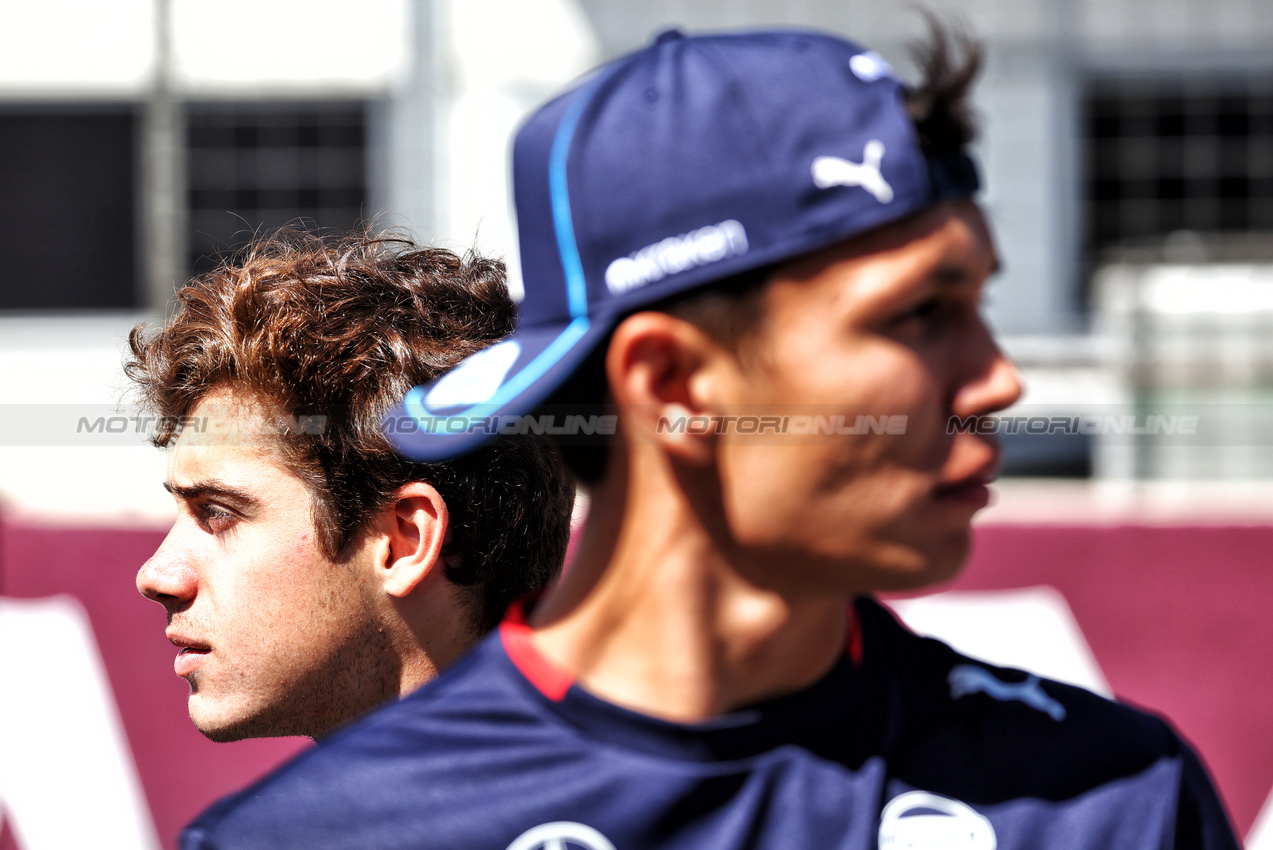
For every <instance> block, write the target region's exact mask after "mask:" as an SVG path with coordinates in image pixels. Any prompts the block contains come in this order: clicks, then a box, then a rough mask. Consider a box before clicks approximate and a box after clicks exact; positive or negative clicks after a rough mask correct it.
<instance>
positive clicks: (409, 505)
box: [378, 481, 450, 597]
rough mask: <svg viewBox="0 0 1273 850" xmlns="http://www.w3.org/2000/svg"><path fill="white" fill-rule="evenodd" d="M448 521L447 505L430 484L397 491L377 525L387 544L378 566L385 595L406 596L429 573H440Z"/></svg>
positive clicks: (409, 485)
mask: <svg viewBox="0 0 1273 850" xmlns="http://www.w3.org/2000/svg"><path fill="white" fill-rule="evenodd" d="M449 519H450V518H449V516H448V515H447V511H446V502H444V501H443V500H442V495H441V494H440V493H438V491H437V490H435V489H433V487H431V486H430V485H428V484H426V483H424V482H423V481H411V482H409V483H407V484H404V485H402V486H401V487H399V488H398V492H397V494H396V495H395V498H394V501H393V502H392V503H390V504H389V506H388V507H386V508H385V509H384V510H383V511H382V512H381V515H380V518H379V522H378V525H379V528H380V532H381V534H383V535H384V537H385V540H386V542H387V543H388V552H387V553H386V556H385V559H384V561H383V562H382V563H381V564H380V565H379V566H378V570H379V573H380V576H379V578H380V580H381V581H382V582H383V586H384V589H385V592H386V593H388V594H389V595H390V596H397V597H404V596H407V595H408V594H410V593H411V592H412V591H413V590H415V589H416V587H418V586H419V584H420V582H422V581H424V579H425V578H426V577H428V576H429V575H430V574H440V573H439V571H440V570H442V569H443V567H444V564H443V560H442V544H443V543H444V542H445V540H446V536H447V528H448V525H449Z"/></svg>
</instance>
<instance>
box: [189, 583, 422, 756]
mask: <svg viewBox="0 0 1273 850" xmlns="http://www.w3.org/2000/svg"><path fill="white" fill-rule="evenodd" d="M331 568H332V569H337V570H339V569H347V568H349V566H348V565H340V564H337V565H332V567H331ZM326 606H328V610H340V609H341V608H343V609H344V610H346V611H348V613H347V614H346V615H345V616H346V617H349V618H357V619H359V620H361V621H362V624H361V625H360V626H359V627H358V628H356V629H353V630H352V631H351V632H350V633H349V634H348V635H347V636H346V638H345V640H343V641H342V642H341V643H340V644H338V645H337V646H335V647H334V648H331V649H330V651H329V652H328V654H327V657H326V658H325V659H324V660H323V661H321V662H320V663H315V664H311V665H308V666H307V667H305V668H304V669H302V670H301V671H300V672H301V675H299V676H298V677H296V678H295V679H294V680H292V681H278V682H274V683H271V685H270V686H269V687H268V688H263V687H261V686H260V685H259V684H258V685H255V686H253V685H249V684H247V683H246V682H244V683H243V684H242V685H241V686H240V687H238V688H237V690H238V693H237V694H235V695H234V697H233V698H234V699H235V701H238V702H242V703H244V705H242V707H241V708H240V709H238V710H234V711H232V715H233V716H232V717H230V718H228V719H226V720H222V719H221V718H219V717H216V716H213V717H207V716H204V715H203V713H202V712H200V711H199V710H198V709H197V708H196V706H195V699H196V696H197V694H198V693H199V685H200V682H199V671H196V672H195V673H194V675H192V677H191V695H190V700H189V702H188V708H189V713H190V719H191V721H192V722H193V723H194V725H195V727H196V728H197V729H198V730H199V731H200V732H201V733H202V734H203V735H204V736H205V737H206V738H208V739H209V740H212V741H216V742H217V743H228V742H231V741H241V740H246V739H248V738H280V737H289V736H303V737H306V738H313V739H319V738H322V737H325V736H326V735H328V734H330V733H331V732H333V731H335V730H336V729H337V728H339V727H341V726H343V725H345V724H346V723H348V722H350V721H352V720H354V719H356V718H358V717H361V716H362V715H364V714H366V713H367V712H369V711H371V710H372V709H373V708H376V707H377V706H379V705H381V704H383V703H385V702H389V701H390V700H392V699H395V698H396V697H397V696H398V695H399V682H400V680H401V675H402V659H401V656H400V655H399V653H398V651H397V650H396V648H395V647H394V646H393V644H392V641H391V640H390V638H389V635H388V632H387V631H386V630H385V629H384V628H383V627H382V626H380V625H379V624H378V623H377V621H376V620H375V619H373V618H372V617H370V616H368V612H367V611H366V610H364V609H362V607H361V604H360V605H359V606H358V607H357V608H351V607H350V602H349V600H348V599H347V598H345V597H344V596H343V595H342V594H341V593H340V592H339V591H337V590H336V589H335V588H332V592H331V593H330V594H329V596H328V598H327V600H326ZM320 628H321V626H320ZM298 651H300V652H304V651H305V649H304V647H301V648H300V649H299V650H298ZM230 675H231V676H234V677H235V679H238V680H242V679H243V678H245V677H246V675H247V674H245V673H244V672H243V671H237V672H236V671H231V673H230Z"/></svg>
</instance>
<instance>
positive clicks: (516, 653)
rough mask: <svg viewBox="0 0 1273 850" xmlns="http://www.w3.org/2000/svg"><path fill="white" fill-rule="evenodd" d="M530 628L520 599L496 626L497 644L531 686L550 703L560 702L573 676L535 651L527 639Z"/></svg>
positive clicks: (572, 682)
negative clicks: (499, 644)
mask: <svg viewBox="0 0 1273 850" xmlns="http://www.w3.org/2000/svg"><path fill="white" fill-rule="evenodd" d="M531 631H532V630H531V627H530V625H529V624H527V622H526V614H525V612H524V611H523V610H522V603H521V602H514V603H513V604H512V605H510V606H509V609H508V613H507V614H505V615H504V622H502V623H500V626H499V639H500V643H502V644H503V646H504V652H505V653H506V654H507V655H508V658H509V660H510V661H512V662H513V666H514V667H516V668H517V670H518V672H520V673H521V674H522V675H523V676H525V677H526V680H527V681H528V682H530V683H531V684H532V685H534V686H535V689H536V690H537V691H539V692H540V693H541V694H543V695H544V696H545V697H547V698H548V699H550V700H552V701H553V702H561V701H562V700H563V699H565V698H566V692H567V691H569V690H570V686H571V685H573V684H574V682H575V677H574V676H572V675H571V674H570V673H568V672H566V671H565V670H563V669H561V668H560V667H558V666H557V665H556V664H553V663H552V662H551V661H549V660H548V659H547V658H545V657H544V656H542V655H540V654H539V650H537V649H535V646H534V644H532V643H531V641H530V635H531Z"/></svg>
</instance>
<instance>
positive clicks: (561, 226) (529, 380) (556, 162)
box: [402, 74, 608, 433]
mask: <svg viewBox="0 0 1273 850" xmlns="http://www.w3.org/2000/svg"><path fill="white" fill-rule="evenodd" d="M606 76H608V75H604V74H603V75H600V76H598V77H597V78H596V79H595V80H593V81H592V82H591V83H589V84H588V85H587V86H585V87H584V88H582V89H580V90H579V92H578V93H577V94H576V95H575V96H574V98H572V99H571V101H570V103H569V105H567V107H566V112H565V114H564V115H563V116H562V119H561V123H560V124H559V125H557V132H556V134H555V135H554V136H553V146H552V149H551V150H550V151H549V154H548V194H549V198H550V201H551V203H552V215H553V229H554V230H555V231H556V234H557V251H558V253H559V254H560V255H561V268H562V274H563V275H564V277H565V279H566V299H567V301H566V303H567V305H568V306H569V309H570V316H571V322H570V324H569V325H567V326H566V327H565V328H564V329H563V330H562V332H561V333H560V334H558V335H557V337H556V338H555V339H553V341H552V342H551V343H549V345H548V347H547V348H545V349H544V350H543V351H541V352H539V354H538V355H537V356H536V357H535V358H534V359H533V360H531V361H530V363H528V364H526V367H525V368H523V369H522V370H521V371H520V372H518V373H517V374H516V375H514V376H513V377H512V379H510V380H509V381H508V382H506V383H505V384H503V385H501V386H500V388H499V389H498V390H496V391H495V394H494V395H493V396H491V398H490V399H488V400H487V401H485V402H482V403H481V404H476V405H474V406H472V407H470V408H468V409H467V410H465V411H463V412H460V413H451V414H446V415H438V414H435V413H432V412H431V411H430V410H429V406H428V404H427V402H426V401H425V392H424V388H423V387H415V388H413V389H412V390H411V391H410V392H409V393H407V397H406V398H405V399H403V402H402V407H403V410H405V411H406V413H407V414H408V415H409V416H411V417H412V418H414V419H415V420H416V422H417V424H419V425H420V428H421V430H423V431H427V432H430V433H436V432H437V431H438V430H439V423H438V420H442V419H449V418H451V417H455V416H463V417H468V418H471V419H485V418H486V417H488V416H491V415H492V414H494V413H497V412H498V411H499V410H500V408H502V407H503V406H504V405H505V404H507V403H508V402H510V401H512V400H513V399H515V398H516V397H517V396H519V395H520V394H521V393H523V392H525V391H526V390H528V389H530V387H531V386H532V385H533V384H534V383H535V381H537V380H539V379H540V378H541V377H543V375H544V373H545V372H547V371H548V370H549V369H551V368H552V367H553V366H555V365H556V364H557V363H558V362H559V361H560V360H561V358H563V357H565V356H566V353H567V352H569V351H570V349H572V348H574V346H575V343H577V342H578V341H579V340H580V339H582V338H583V335H584V334H585V333H587V332H588V328H590V327H591V326H592V322H591V321H590V320H589V319H588V284H587V281H586V280H585V279H584V274H583V263H582V261H581V260H580V259H579V245H578V243H577V242H576V241H575V230H574V220H573V218H574V217H573V215H572V214H571V211H570V190H569V186H568V185H567V183H566V159H567V156H568V155H569V153H570V142H571V139H572V138H573V137H574V133H575V128H576V126H578V124H579V117H580V115H582V114H583V110H584V107H586V106H587V105H588V102H589V101H590V100H591V99H592V93H593V92H594V91H595V90H596V89H597V87H598V86H599V85H600V84H601V82H602V80H604V79H605V77H606Z"/></svg>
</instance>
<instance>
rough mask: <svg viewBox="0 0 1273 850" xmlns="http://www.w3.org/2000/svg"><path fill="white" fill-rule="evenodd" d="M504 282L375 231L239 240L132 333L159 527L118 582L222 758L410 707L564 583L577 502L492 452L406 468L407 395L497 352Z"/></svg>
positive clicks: (521, 461) (503, 330)
mask: <svg viewBox="0 0 1273 850" xmlns="http://www.w3.org/2000/svg"><path fill="white" fill-rule="evenodd" d="M514 316H515V309H514V305H513V303H512V302H511V300H510V299H509V296H508V292H507V290H506V287H505V281H504V269H503V265H502V264H500V263H498V262H495V261H492V260H486V259H482V258H479V257H476V256H468V257H459V256H456V255H455V254H453V253H452V252H450V251H446V250H442V249H437V248H417V247H415V246H413V245H411V244H409V243H407V242H404V241H402V240H398V239H390V238H377V237H374V236H370V235H363V236H354V237H349V238H345V239H341V240H323V239H320V238H318V237H310V236H305V235H302V234H293V235H292V236H290V237H289V236H286V235H284V236H280V237H277V238H274V239H269V240H265V241H262V242H259V243H257V244H256V245H255V246H254V247H253V248H252V249H251V251H250V253H248V254H247V255H246V257H245V258H244V259H242V261H239V262H228V263H225V264H223V265H222V266H220V267H219V268H217V269H216V270H214V271H212V272H209V273H208V274H206V275H203V276H202V277H199V278H196V279H195V280H193V281H191V282H190V283H189V284H188V285H187V286H186V287H185V288H183V289H182V290H181V291H180V293H179V295H178V306H177V310H176V313H175V315H174V316H173V317H172V319H171V320H170V321H168V322H167V323H166V324H164V325H163V326H162V327H159V328H157V329H151V328H148V327H146V326H139V327H137V328H135V329H134V330H133V333H132V335H131V337H130V344H131V347H132V360H131V361H130V362H129V363H128V365H127V372H128V374H129V376H130V377H131V378H132V379H133V380H134V381H136V382H137V384H138V385H139V387H140V389H141V390H142V391H143V394H144V396H145V399H146V400H147V402H148V403H149V407H150V408H151V409H152V410H153V411H154V412H155V413H157V414H158V419H159V422H160V428H159V430H158V432H157V434H156V436H155V438H154V442H155V444H156V445H158V446H163V447H168V449H169V451H170V456H169V466H168V480H167V482H166V483H165V486H166V487H167V489H168V490H169V492H171V493H172V495H173V498H174V499H175V500H176V503H177V511H178V516H177V520H176V522H175V523H174V525H173V528H172V531H171V532H170V533H169V534H168V536H167V538H166V539H165V540H164V542H163V544H162V545H161V546H160V548H159V551H157V552H156V553H155V555H154V556H153V557H152V558H151V559H150V560H149V561H148V562H147V563H146V564H145V565H144V566H143V567H142V568H141V571H140V572H139V573H138V575H137V587H138V589H139V590H140V591H141V592H142V593H143V594H144V595H146V596H147V597H149V598H151V599H154V600H155V601H156V602H159V603H160V604H161V605H163V606H164V608H165V610H166V611H167V614H168V627H167V631H166V634H167V637H168V639H169V640H171V641H172V642H173V644H174V645H176V647H177V648H178V653H177V657H176V661H175V669H176V673H177V675H179V676H181V677H183V678H185V679H186V680H187V681H188V682H189V684H190V699H189V708H190V717H191V719H192V720H193V721H194V723H195V725H196V726H197V727H198V728H199V730H200V731H201V732H203V733H204V734H205V735H207V736H208V737H209V738H212V739H213V740H217V741H232V740H238V739H241V738H252V737H263V736H275V735H307V736H310V737H313V738H321V737H322V736H324V735H327V734H329V733H330V732H331V731H332V730H333V729H335V728H336V727H338V726H340V725H342V724H345V723H347V722H348V721H350V720H352V719H353V718H355V717H358V716H359V715H362V714H364V713H366V712H367V711H369V710H371V709H372V708H374V707H376V706H377V705H380V704H381V703H383V702H385V701H387V700H391V699H393V698H395V697H398V696H401V695H403V694H406V693H409V692H410V691H412V690H415V689H416V688H418V687H419V686H420V685H422V684H423V683H425V682H427V681H428V680H430V679H432V678H433V677H434V676H435V675H436V674H437V671H438V670H440V669H441V668H443V667H444V666H446V665H447V664H449V663H450V662H452V661H453V660H455V659H456V658H457V657H459V656H460V655H461V654H462V653H463V652H464V651H465V650H466V649H468V647H469V646H470V645H472V644H473V643H474V642H476V641H477V640H478V638H479V637H480V636H481V635H483V634H484V633H485V632H487V631H488V630H490V629H491V628H492V627H493V626H494V624H495V623H497V622H498V621H499V619H500V618H501V617H502V616H503V613H504V609H505V608H506V607H507V605H508V603H509V602H510V601H511V600H513V599H516V598H518V597H520V596H522V595H524V594H526V593H528V592H531V591H533V590H536V589H538V588H542V587H543V586H544V585H545V584H547V583H548V582H549V581H550V580H551V579H552V578H553V577H554V576H555V575H556V574H557V572H558V571H559V569H560V567H561V563H562V560H563V558H564V555H565V547H566V542H567V539H568V536H569V522H570V513H571V506H572V504H573V487H572V486H571V485H570V484H569V482H568V481H567V479H566V477H565V475H564V474H563V472H562V471H561V470H560V464H559V463H557V462H556V458H555V457H554V455H553V452H552V451H551V450H550V449H549V447H548V446H547V445H546V444H545V443H544V442H542V441H541V440H539V439H538V438H534V437H522V438H518V437H505V438H501V439H499V440H497V441H494V442H492V443H490V444H488V445H486V446H484V447H482V448H481V449H479V450H477V451H475V452H472V453H470V454H467V455H465V456H464V457H462V458H456V459H454V460H450V461H446V462H442V463H417V462H413V461H410V460H406V459H404V458H402V457H401V456H399V455H398V454H396V453H395V452H394V451H393V450H392V448H391V447H390V446H389V443H388V442H387V441H386V440H385V438H384V436H383V435H382V433H381V418H382V416H383V415H384V414H385V412H386V411H387V410H388V409H389V408H390V407H391V406H392V405H393V404H395V403H396V402H397V401H399V400H400V399H401V398H402V396H403V394H404V393H405V392H406V391H407V390H408V389H409V388H410V387H411V386H413V385H414V384H418V383H420V382H422V381H429V380H431V379H433V378H435V377H437V376H438V375H440V374H442V373H443V372H444V371H446V369H448V368H449V367H451V366H453V365H454V364H456V363H458V362H459V361H461V360H462V359H464V358H465V357H466V356H469V355H471V354H474V353H476V352H478V351H480V350H482V349H483V348H485V347H486V346H488V345H490V344H492V343H494V342H496V341H498V340H500V339H502V338H504V337H505V336H507V335H508V334H509V332H510V331H511V330H512V328H513V323H514Z"/></svg>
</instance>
